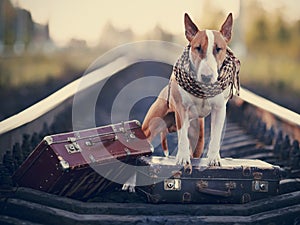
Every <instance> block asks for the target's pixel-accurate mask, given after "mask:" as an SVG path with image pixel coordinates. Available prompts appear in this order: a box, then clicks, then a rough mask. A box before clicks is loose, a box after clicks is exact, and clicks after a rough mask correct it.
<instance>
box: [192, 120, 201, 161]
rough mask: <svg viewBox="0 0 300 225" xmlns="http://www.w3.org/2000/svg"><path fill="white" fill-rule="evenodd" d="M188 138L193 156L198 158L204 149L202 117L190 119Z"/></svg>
mask: <svg viewBox="0 0 300 225" xmlns="http://www.w3.org/2000/svg"><path fill="white" fill-rule="evenodd" d="M189 140H190V146H191V150H192V155H193V158H200V157H201V155H202V153H203V149H204V118H197V119H194V120H192V121H191V123H190V127H189Z"/></svg>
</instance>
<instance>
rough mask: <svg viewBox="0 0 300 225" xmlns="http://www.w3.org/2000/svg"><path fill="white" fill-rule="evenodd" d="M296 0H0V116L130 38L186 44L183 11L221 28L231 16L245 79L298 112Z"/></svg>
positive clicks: (42, 94) (25, 104)
mask: <svg viewBox="0 0 300 225" xmlns="http://www.w3.org/2000/svg"><path fill="white" fill-rule="evenodd" d="M299 6H300V2H299V1H298V0H277V1H273V0H253V1H238V0H227V1H223V0H214V1H211V0H203V1H199V0H189V1H180V0H164V1H159V0H153V1H140V0H134V1H116V0H112V1H102V0H85V1H83V0H11V1H10V0H0V7H1V8H0V101H1V105H2V107H1V110H0V120H2V119H4V118H7V117H8V116H10V115H13V114H15V113H16V112H19V111H20V110H22V109H24V108H26V107H28V106H29V105H31V104H33V103H34V102H36V101H38V100H40V99H42V98H44V97H46V96H47V95H48V94H50V93H52V92H54V91H55V90H57V89H58V88H60V87H62V86H63V85H65V84H66V83H68V82H70V81H71V80H74V79H75V78H77V77H79V76H81V75H82V73H83V71H84V70H85V69H86V68H87V67H88V66H89V65H90V64H91V63H92V62H93V61H94V60H95V59H96V58H97V57H98V56H100V55H101V54H103V53H104V52H106V51H108V50H109V49H111V48H113V47H115V46H118V45H121V44H124V43H129V42H133V41H142V40H164V41H169V42H173V43H177V44H180V45H182V46H184V45H186V44H187V42H186V40H185V37H184V26H183V15H184V13H185V12H187V13H189V15H190V16H191V18H192V19H193V20H194V21H195V23H196V24H197V25H198V27H199V28H200V29H201V28H203V29H204V28H210V29H219V27H220V25H221V24H222V22H223V21H224V19H225V18H226V16H227V14H228V13H229V12H233V14H234V18H235V21H234V38H233V40H232V43H231V47H232V48H233V50H234V51H235V53H236V54H237V55H238V56H239V58H240V59H241V61H242V69H241V74H240V76H241V82H242V85H243V86H245V87H247V88H249V89H251V90H253V91H254V92H256V93H258V94H260V95H263V96H265V97H267V98H269V99H271V100H273V101H275V102H277V103H279V104H281V105H284V106H285V107H288V108H290V109H292V110H294V111H297V112H298V113H299V112H300V75H299V71H300V65H299V60H300V39H299V36H300V14H299V9H300V7H299Z"/></svg>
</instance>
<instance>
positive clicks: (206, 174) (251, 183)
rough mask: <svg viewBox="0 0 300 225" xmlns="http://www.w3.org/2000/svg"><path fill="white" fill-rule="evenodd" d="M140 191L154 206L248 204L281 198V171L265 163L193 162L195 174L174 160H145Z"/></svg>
mask: <svg viewBox="0 0 300 225" xmlns="http://www.w3.org/2000/svg"><path fill="white" fill-rule="evenodd" d="M139 161H140V165H143V166H142V167H140V168H142V169H140V171H139V172H138V174H137V184H138V185H139V184H140V186H139V187H137V190H138V191H139V192H140V193H142V194H143V195H145V196H146V197H147V199H148V201H149V202H152V203H246V202H250V201H253V200H258V199H262V198H266V197H268V196H273V195H277V194H278V192H279V181H280V168H279V167H278V166H273V165H271V164H269V163H266V162H263V161H261V160H248V159H232V158H225V159H221V164H222V166H221V167H208V166H206V165H207V159H206V158H202V159H192V172H191V173H190V171H185V170H184V168H182V166H179V165H176V159H175V158H174V157H158V156H151V157H141V158H140V159H139Z"/></svg>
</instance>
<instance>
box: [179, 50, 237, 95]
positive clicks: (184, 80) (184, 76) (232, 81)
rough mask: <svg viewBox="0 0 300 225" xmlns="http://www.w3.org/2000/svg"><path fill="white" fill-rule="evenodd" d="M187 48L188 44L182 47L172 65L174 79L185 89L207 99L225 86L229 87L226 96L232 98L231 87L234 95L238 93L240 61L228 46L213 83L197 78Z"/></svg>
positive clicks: (218, 92) (221, 90) (220, 91)
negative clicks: (180, 53)
mask: <svg viewBox="0 0 300 225" xmlns="http://www.w3.org/2000/svg"><path fill="white" fill-rule="evenodd" d="M189 49H190V45H188V46H187V47H185V48H184V51H183V54H182V55H181V56H180V57H179V59H178V60H177V62H176V63H175V65H174V66H173V72H174V74H175V78H176V81H177V83H178V84H179V85H180V86H181V87H182V88H183V89H184V90H185V91H187V92H188V93H190V94H192V95H194V96H195V97H198V98H203V99H207V98H212V97H214V96H216V95H218V94H221V93H222V92H223V91H224V90H225V89H226V88H228V87H230V94H229V96H228V98H232V96H233V88H234V89H235V90H236V95H239V90H240V79H239V72H240V61H239V60H238V59H237V58H236V57H235V56H234V54H233V52H232V51H231V49H230V48H229V47H227V49H226V57H225V60H224V62H223V64H222V66H221V69H220V70H219V76H218V79H217V81H216V82H215V83H213V84H210V83H203V82H199V81H198V80H197V78H196V74H195V71H193V70H192V69H191V65H190V61H189Z"/></svg>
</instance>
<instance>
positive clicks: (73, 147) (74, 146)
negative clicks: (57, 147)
mask: <svg viewBox="0 0 300 225" xmlns="http://www.w3.org/2000/svg"><path fill="white" fill-rule="evenodd" d="M68 142H71V144H66V145H65V148H66V149H67V152H68V153H69V154H73V153H77V152H81V151H82V150H81V148H80V145H79V144H78V143H77V142H76V138H74V137H69V138H68Z"/></svg>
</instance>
